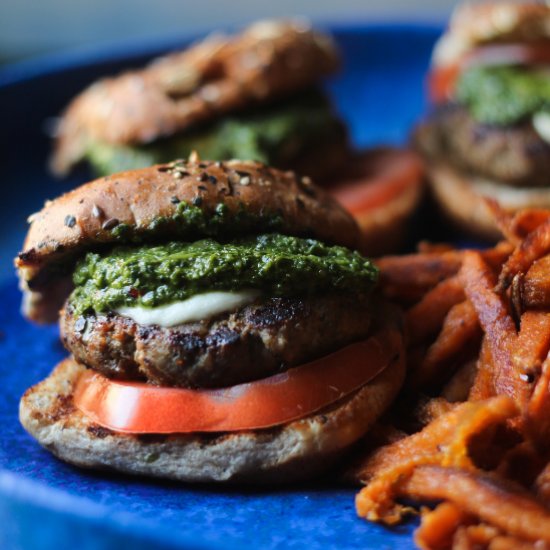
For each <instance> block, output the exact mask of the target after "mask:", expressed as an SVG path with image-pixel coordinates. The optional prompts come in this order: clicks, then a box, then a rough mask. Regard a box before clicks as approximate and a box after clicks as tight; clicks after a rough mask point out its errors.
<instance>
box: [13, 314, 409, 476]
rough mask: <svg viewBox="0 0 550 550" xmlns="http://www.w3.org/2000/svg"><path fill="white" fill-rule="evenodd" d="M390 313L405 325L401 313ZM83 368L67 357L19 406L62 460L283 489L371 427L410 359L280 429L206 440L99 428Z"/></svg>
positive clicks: (400, 353)
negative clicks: (87, 410)
mask: <svg viewBox="0 0 550 550" xmlns="http://www.w3.org/2000/svg"><path fill="white" fill-rule="evenodd" d="M390 311H393V313H390V315H393V316H394V317H393V319H394V321H393V322H397V323H399V326H401V324H400V322H399V319H400V317H399V314H398V313H397V312H396V311H395V310H393V308H392V309H391V310H390ZM84 370H85V368H84V367H83V366H81V365H79V364H78V363H76V362H75V361H74V360H73V359H71V358H69V359H66V360H65V361H63V362H61V363H60V364H59V365H58V366H57V367H56V368H55V370H54V371H53V372H52V374H51V375H50V376H49V377H48V378H46V379H45V380H44V381H43V382H40V383H39V384H37V385H36V386H34V387H32V388H30V389H29V390H27V391H26V392H25V394H24V396H23V398H22V399H21V403H20V420H21V423H22V424H23V426H24V427H25V429H26V430H27V431H28V432H29V433H30V434H31V435H32V436H33V437H35V438H36V439H37V440H38V442H39V443H40V444H41V445H42V446H43V447H45V448H46V449H48V450H49V451H51V452H52V453H53V454H54V455H56V456H57V457H59V458H61V459H62V460H65V461H67V462H70V463H72V464H75V465H77V466H81V467H85V468H99V469H111V470H117V471H120V472H126V473H131V474H140V475H147V476H153V477H162V478H170V479H176V480H179V481H186V482H212V481H216V482H220V481H224V482H240V483H283V482H289V481H294V480H298V479H305V478H309V477H313V476H315V475H317V474H318V473H320V472H322V471H323V470H326V469H327V468H328V467H329V466H330V465H331V464H332V463H333V462H334V461H335V460H336V459H337V458H338V457H339V456H340V455H341V454H342V453H343V452H344V451H345V450H346V449H347V448H348V447H350V446H351V445H352V444H353V443H354V442H355V441H357V440H358V439H359V438H361V437H362V436H363V435H364V434H365V433H366V432H367V431H368V430H369V429H370V428H371V427H372V425H373V424H374V422H375V421H376V420H377V419H378V417H379V416H380V415H381V414H382V413H383V412H384V410H385V409H386V408H387V407H388V406H389V405H390V404H391V403H392V401H393V399H394V398H395V396H396V394H397V392H398V391H399V388H400V387H401V385H402V383H403V379H404V376H405V353H404V350H403V345H402V342H401V345H400V346H398V347H397V348H396V349H395V354H394V355H393V357H392V361H391V362H390V364H389V365H388V366H387V367H386V368H385V369H384V370H383V371H382V372H381V373H380V374H378V375H377V376H376V377H375V378H374V379H373V380H371V381H370V382H369V383H367V384H366V385H365V386H363V387H362V388H361V389H359V390H358V391H356V392H355V393H353V394H352V395H351V396H348V397H346V398H345V399H344V400H342V401H340V402H338V403H337V404H336V405H333V406H331V407H330V408H329V409H327V410H324V411H321V412H320V413H316V414H314V415H313V416H309V417H307V418H304V419H302V420H297V421H294V422H291V423H289V424H285V425H283V426H281V427H277V428H269V429H263V430H256V431H243V432H234V433H220V434H208V435H205V434H183V435H171V436H159V435H156V436H155V435H147V436H134V435H128V434H120V433H115V432H113V431H111V430H109V429H107V428H103V427H102V426H99V425H97V424H94V423H93V422H92V421H91V420H90V419H88V418H87V417H86V416H84V415H83V414H82V413H81V412H80V411H79V410H78V409H76V408H75V406H74V404H73V397H72V396H73V391H74V388H75V384H76V381H77V380H78V377H79V376H80V374H81V373H82V372H83V371H84Z"/></svg>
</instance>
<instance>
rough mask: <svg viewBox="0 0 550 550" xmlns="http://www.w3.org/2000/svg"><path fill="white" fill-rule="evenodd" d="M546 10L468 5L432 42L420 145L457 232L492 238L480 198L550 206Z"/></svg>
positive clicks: (549, 11)
mask: <svg viewBox="0 0 550 550" xmlns="http://www.w3.org/2000/svg"><path fill="white" fill-rule="evenodd" d="M549 66H550V6H548V5H547V4H544V3H535V2H530V3H518V2H510V1H504V2H503V1H499V2H490V3H479V4H464V5H462V6H460V7H459V8H458V9H457V10H456V12H455V14H454V15H453V17H452V19H451V22H450V26H449V29H448V30H447V32H446V33H445V34H444V35H443V37H442V38H441V39H440V40H439V42H438V44H437V45H436V48H435V52H434V55H433V60H432V68H431V74H430V78H429V84H430V95H431V98H432V101H433V103H434V109H433V112H432V113H431V114H430V115H429V116H428V118H427V120H425V121H424V122H423V123H421V124H420V126H419V127H418V128H417V130H416V133H415V143H416V146H417V148H418V149H419V150H420V152H421V153H422V154H423V155H424V157H425V159H426V160H427V162H428V172H429V178H430V181H431V186H432V190H433V194H434V196H435V199H436V201H437V203H438V204H439V205H440V207H441V209H442V210H443V211H444V213H445V214H446V215H447V216H448V217H449V219H450V220H452V221H453V222H454V223H455V224H456V225H457V226H458V227H459V228H460V229H462V230H464V231H467V232H468V233H470V234H473V235H475V236H477V237H482V238H487V239H491V240H494V239H496V238H498V236H499V232H498V230H497V228H496V226H495V223H494V221H493V217H492V215H491V211H490V209H489V207H488V206H487V204H486V202H485V200H484V198H485V197H489V198H491V199H494V200H496V201H497V202H498V203H500V205H501V206H502V207H503V208H504V209H505V210H508V211H510V212H513V211H516V210H518V209H520V208H527V207H533V206H536V207H549V206H550V193H549V190H548V188H549V186H550V71H549Z"/></svg>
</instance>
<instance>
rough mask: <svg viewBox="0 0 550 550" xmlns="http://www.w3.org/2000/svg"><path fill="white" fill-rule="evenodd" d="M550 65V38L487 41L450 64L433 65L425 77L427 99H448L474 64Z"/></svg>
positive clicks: (439, 100) (437, 100)
mask: <svg viewBox="0 0 550 550" xmlns="http://www.w3.org/2000/svg"><path fill="white" fill-rule="evenodd" d="M544 64H550V41H548V40H542V41H536V42H531V43H524V44H520V43H517V44H488V45H486V46H481V47H479V48H475V49H473V50H472V51H470V52H468V53H466V54H465V55H464V56H463V57H462V59H460V60H458V61H457V62H455V63H452V64H449V65H440V66H435V67H433V69H432V70H431V72H430V74H429V76H428V90H429V94H430V99H431V100H432V101H433V102H434V103H442V102H444V101H448V100H449V99H450V98H451V97H452V94H453V92H454V88H455V85H456V81H457V79H458V77H459V75H460V73H461V72H462V71H463V70H465V69H466V68H468V67H473V66H475V65H544Z"/></svg>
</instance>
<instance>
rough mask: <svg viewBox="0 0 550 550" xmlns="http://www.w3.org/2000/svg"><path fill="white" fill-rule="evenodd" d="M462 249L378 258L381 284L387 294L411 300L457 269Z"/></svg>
mask: <svg viewBox="0 0 550 550" xmlns="http://www.w3.org/2000/svg"><path fill="white" fill-rule="evenodd" d="M461 262H462V253H461V252H460V251H458V250H453V251H450V252H444V253H442V254H437V253H428V254H410V255H408V256H386V257H384V258H380V260H378V262H377V265H378V267H379V268H380V284H381V287H382V289H383V292H384V294H385V295H386V296H388V297H389V298H393V299H397V300H403V301H406V302H414V301H416V300H419V299H420V298H422V297H423V296H424V294H425V293H426V292H427V291H428V290H429V289H431V288H433V287H434V286H435V285H437V284H438V283H440V282H441V281H443V280H445V279H447V278H448V277H452V276H453V275H455V274H456V273H457V272H458V270H459V269H460V265H461Z"/></svg>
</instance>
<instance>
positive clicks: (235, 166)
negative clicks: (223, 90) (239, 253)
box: [15, 159, 359, 320]
mask: <svg viewBox="0 0 550 550" xmlns="http://www.w3.org/2000/svg"><path fill="white" fill-rule="evenodd" d="M220 205H222V206H223V209H224V212H225V214H224V216H227V217H226V218H224V219H225V220H226V221H225V222H223V223H224V224H225V225H224V226H223V235H224V236H230V235H231V234H235V235H238V234H246V233H250V232H255V233H258V232H260V231H269V230H277V231H280V232H282V233H286V234H290V235H297V236H310V237H315V238H318V239H320V240H322V241H325V242H329V243H334V244H340V245H343V246H347V247H350V248H354V247H355V246H356V245H357V243H358V240H359V230H358V228H357V225H356V223H355V221H354V220H353V218H352V217H351V216H350V215H349V214H348V213H347V212H346V211H345V210H344V209H343V208H342V207H340V206H339V205H338V204H337V203H336V202H335V201H334V200H333V199H332V198H330V197H329V196H328V195H327V194H326V193H325V192H324V191H322V190H320V189H318V188H317V187H316V186H315V185H313V184H312V183H311V181H310V179H309V178H299V177H297V176H296V175H295V174H294V173H293V172H281V171H279V170H275V169H272V168H267V167H266V166H264V165H262V164H260V163H256V162H246V161H228V162H224V163H218V162H200V161H199V160H198V159H197V160H190V161H189V162H183V161H177V162H174V163H170V164H167V165H158V166H153V167H151V168H144V169H141V170H132V171H129V172H122V173H120V174H115V175H113V176H108V177H106V178H101V179H98V180H95V181H93V182H91V183H88V184H86V185H83V186H81V187H79V188H77V189H75V190H74V191H71V192H69V193H67V194H65V195H63V196H61V197H59V198H57V199H56V200H54V201H51V202H48V203H47V204H46V206H45V207H44V209H43V210H42V211H41V212H39V213H37V214H34V215H33V216H31V227H30V229H29V232H28V235H27V238H26V240H25V243H24V246H23V251H22V252H21V253H20V254H19V256H18V257H17V259H16V262H15V263H16V266H17V267H18V269H19V276H20V279H21V282H22V288H23V290H26V291H31V292H33V293H34V294H33V295H31V296H28V297H27V304H32V306H31V307H27V308H26V309H27V314H28V316H29V317H31V318H33V319H37V320H40V316H37V315H36V314H35V311H38V310H39V309H41V310H42V309H45V310H46V311H51V310H52V308H51V307H43V306H41V305H40V302H42V301H43V299H47V298H48V288H50V286H51V285H52V284H54V283H55V279H56V278H58V276H56V274H55V273H54V272H55V268H56V267H57V266H59V265H61V264H63V263H64V262H69V261H71V260H74V258H77V257H79V256H82V255H83V254H85V253H86V252H87V251H88V250H90V249H93V248H95V247H97V246H98V245H101V244H103V245H105V244H111V245H114V244H120V243H124V242H140V241H143V240H158V239H159V238H160V239H164V240H166V239H177V238H178V237H179V238H186V237H187V238H189V236H193V237H195V238H197V237H204V236H209V233H208V232H205V230H204V228H202V229H201V227H200V226H199V227H198V228H197V227H196V226H193V225H192V223H193V220H191V221H189V219H188V218H185V217H181V216H180V217H178V215H179V214H178V213H181V212H182V211H184V210H185V208H188V207H189V208H192V209H194V211H195V212H197V211H198V210H199V209H200V211H202V212H203V213H204V214H205V215H206V217H207V218H208V219H212V218H215V217H216V215H217V212H218V211H219V208H220ZM217 209H218V210H217ZM243 213H244V214H245V215H246V216H248V217H249V218H248V219H247V220H243V216H242V214H243ZM250 216H252V218H250ZM159 220H160V222H159ZM274 224H275V225H274ZM55 303H56V304H57V305H55V308H57V309H59V307H60V305H61V303H62V302H58V301H56V302H55ZM52 307H53V305H52ZM55 312H56V311H55Z"/></svg>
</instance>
